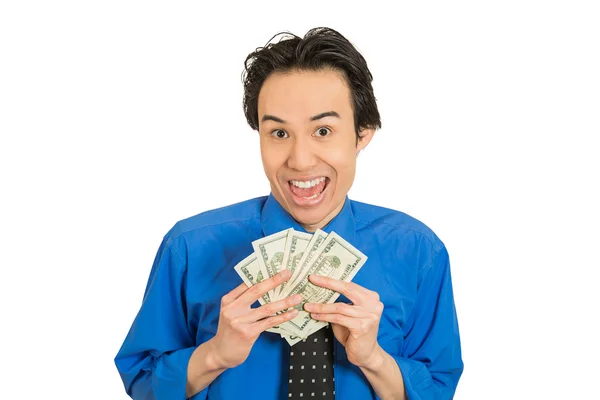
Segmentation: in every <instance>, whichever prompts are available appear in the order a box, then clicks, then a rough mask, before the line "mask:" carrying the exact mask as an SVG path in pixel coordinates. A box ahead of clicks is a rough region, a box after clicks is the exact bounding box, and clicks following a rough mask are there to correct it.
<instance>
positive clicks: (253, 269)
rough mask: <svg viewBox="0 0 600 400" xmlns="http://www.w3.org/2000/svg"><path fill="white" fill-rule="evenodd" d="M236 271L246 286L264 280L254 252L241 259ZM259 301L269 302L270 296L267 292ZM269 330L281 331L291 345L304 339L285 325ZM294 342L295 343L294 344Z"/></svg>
mask: <svg viewBox="0 0 600 400" xmlns="http://www.w3.org/2000/svg"><path fill="white" fill-rule="evenodd" d="M234 269H235V271H236V272H237V273H238V275H239V276H240V278H242V280H243V281H244V283H245V284H246V286H248V287H250V286H254V285H256V284H257V283H260V282H261V281H262V280H263V276H262V271H261V270H260V267H259V265H258V261H257V259H256V254H255V253H252V254H250V255H249V256H248V257H246V258H244V259H243V260H242V261H240V262H239V263H238V264H237V265H236V266H235V267H234ZM258 302H259V303H260V304H261V305H265V304H267V303H269V298H268V296H267V295H266V294H265V295H263V296H262V297H260V298H259V299H258ZM267 332H273V333H279V334H280V335H281V336H287V337H286V340H287V341H288V343H290V346H292V345H293V344H296V343H298V341H300V340H302V338H300V337H298V336H297V335H294V334H293V333H291V332H288V331H287V330H286V329H285V327H283V326H281V325H278V326H275V327H273V328H269V329H267ZM292 342H293V344H292Z"/></svg>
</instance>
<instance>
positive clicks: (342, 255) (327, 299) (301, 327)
mask: <svg viewBox="0 0 600 400" xmlns="http://www.w3.org/2000/svg"><path fill="white" fill-rule="evenodd" d="M366 261H367V256H365V255H364V254H363V253H362V252H360V251H359V250H358V249H356V248H355V247H354V246H352V245H351V244H350V243H348V242H347V241H346V240H344V239H343V238H342V237H341V236H339V235H338V234H337V233H335V232H331V233H330V234H329V236H327V238H326V240H325V241H324V242H323V244H322V245H321V247H320V248H319V249H318V251H317V255H315V256H314V258H313V261H312V262H311V263H310V264H308V265H307V266H306V267H305V268H303V270H302V275H299V276H298V278H297V279H296V280H295V281H294V283H293V284H292V285H288V291H287V296H293V295H295V294H300V295H301V296H302V302H301V303H300V304H298V305H297V306H295V308H297V309H298V315H297V316H296V317H295V318H294V319H292V320H290V321H288V322H287V323H286V327H285V328H286V330H288V331H290V332H292V333H294V334H296V335H298V336H302V337H305V336H306V332H315V331H316V330H319V329H321V328H322V327H323V326H326V325H327V324H326V323H325V322H322V321H314V320H313V319H312V318H310V314H309V313H307V312H306V311H304V304H305V303H307V302H311V303H322V304H326V303H333V302H334V301H335V300H336V299H337V298H338V297H339V295H340V294H339V293H338V292H335V291H333V290H330V289H326V288H323V287H320V286H316V285H313V284H312V283H311V282H310V281H309V280H308V277H309V275H311V274H315V275H324V276H328V277H330V278H333V279H338V280H342V281H346V282H349V281H351V280H352V278H354V276H355V275H356V273H357V272H358V271H359V270H360V268H361V267H362V266H363V265H364V263H365V262H366Z"/></svg>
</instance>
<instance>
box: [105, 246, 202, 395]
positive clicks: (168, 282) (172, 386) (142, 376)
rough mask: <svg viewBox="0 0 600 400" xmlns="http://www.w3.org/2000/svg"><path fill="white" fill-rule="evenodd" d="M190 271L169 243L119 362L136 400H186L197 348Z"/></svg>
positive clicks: (152, 275)
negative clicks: (191, 326) (190, 318)
mask: <svg viewBox="0 0 600 400" xmlns="http://www.w3.org/2000/svg"><path fill="white" fill-rule="evenodd" d="M185 271H186V263H185V261H184V260H183V259H182V257H181V256H180V254H179V253H178V252H177V249H176V248H175V243H173V242H172V241H167V240H164V241H163V243H162V244H161V246H160V248H159V250H158V253H157V255H156V258H155V260H154V264H153V265H152V270H151V272H150V277H149V279H148V284H147V286H146V291H145V293H144V300H143V302H142V306H141V308H140V310H139V312H138V314H137V316H136V318H135V320H134V322H133V325H132V326H131V329H130V330H129V333H128V334H127V337H126V339H125V341H124V343H123V345H122V346H121V349H120V350H119V353H118V354H117V356H116V358H115V364H116V366H117V369H118V370H119V374H120V375H121V379H122V380H123V384H124V386H125V390H126V391H127V394H129V396H131V397H132V398H133V399H185V398H186V393H185V388H186V375H187V365H188V362H189V360H190V357H191V356H192V354H193V352H194V350H195V349H196V346H195V341H194V337H193V335H192V334H191V333H190V332H189V330H188V326H187V318H186V305H185V300H184V293H185V279H184V278H185ZM201 398H206V394H204V395H200V396H199V397H198V399H201Z"/></svg>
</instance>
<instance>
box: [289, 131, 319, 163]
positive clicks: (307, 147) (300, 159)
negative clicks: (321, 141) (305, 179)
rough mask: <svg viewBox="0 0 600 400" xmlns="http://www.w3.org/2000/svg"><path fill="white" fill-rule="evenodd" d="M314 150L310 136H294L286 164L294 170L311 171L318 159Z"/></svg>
mask: <svg viewBox="0 0 600 400" xmlns="http://www.w3.org/2000/svg"><path fill="white" fill-rule="evenodd" d="M315 150H316V149H315V148H314V147H313V145H312V143H311V141H310V138H304V137H299V136H296V137H295V138H294V140H293V143H292V148H291V149H290V153H289V157H288V160H287V166H288V167H289V168H291V169H295V170H296V171H311V170H312V169H313V168H314V167H315V166H316V165H317V160H318V157H317V154H316V153H315Z"/></svg>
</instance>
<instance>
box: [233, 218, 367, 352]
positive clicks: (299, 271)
mask: <svg viewBox="0 0 600 400" xmlns="http://www.w3.org/2000/svg"><path fill="white" fill-rule="evenodd" d="M252 247H253V248H254V252H253V253H252V254H250V255H249V256H248V257H246V258H245V259H243V260H242V261H240V262H239V263H238V264H237V265H236V266H235V270H236V272H237V273H238V275H239V276H240V277H241V278H242V280H243V281H244V283H246V285H248V287H250V286H252V285H255V284H257V283H259V282H261V281H263V280H264V279H268V278H270V277H272V276H274V275H276V274H277V273H279V272H281V271H282V270H283V269H289V270H291V272H292V275H291V278H290V279H288V280H287V281H286V282H284V283H283V284H281V285H279V286H278V287H276V288H275V289H273V290H271V291H269V292H268V293H266V294H265V295H263V296H262V298H260V299H259V300H258V301H259V302H260V304H262V305H264V304H267V303H270V302H273V301H277V300H281V299H284V298H286V297H289V296H292V295H295V294H300V295H301V296H302V302H301V303H300V304H298V305H297V306H295V308H297V309H298V314H297V315H296V317H294V318H293V319H292V320H290V321H286V322H285V323H283V324H281V325H278V326H276V327H274V328H271V329H268V332H273V333H279V334H280V335H281V337H283V338H284V339H285V340H287V342H288V343H289V344H290V346H293V345H294V344H296V343H298V342H299V341H301V340H302V339H306V338H307V337H308V336H310V335H311V334H313V333H314V332H316V331H318V330H319V329H321V328H323V327H325V326H327V324H328V323H327V322H323V321H317V320H314V319H312V318H311V317H310V314H309V313H308V312H306V311H304V304H305V303H322V304H325V303H333V302H335V300H336V299H337V298H338V297H339V295H340V294H339V293H338V292H334V291H333V290H330V289H326V288H323V287H320V286H316V285H313V284H312V283H311V282H310V281H309V280H308V276H309V275H311V274H315V275H324V276H328V277H330V278H334V279H338V280H342V281H346V282H350V281H351V280H352V279H353V278H354V276H355V275H356V273H357V272H358V271H359V270H360V268H361V267H362V266H363V265H364V263H365V262H366V261H367V256H365V255H364V254H363V253H361V252H360V251H359V250H357V249H356V248H354V246H352V245H351V244H350V243H348V242H347V241H346V240H344V239H343V238H342V237H341V236H340V235H338V234H337V233H335V232H331V233H330V234H327V233H326V232H324V231H322V230H320V229H317V231H316V232H315V233H314V234H309V233H305V232H298V231H296V230H294V229H293V228H290V229H286V230H284V231H280V232H277V233H275V234H273V235H269V236H267V237H264V238H261V239H258V240H255V241H254V242H252ZM284 311H285V310H283V311H282V312H284Z"/></svg>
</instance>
